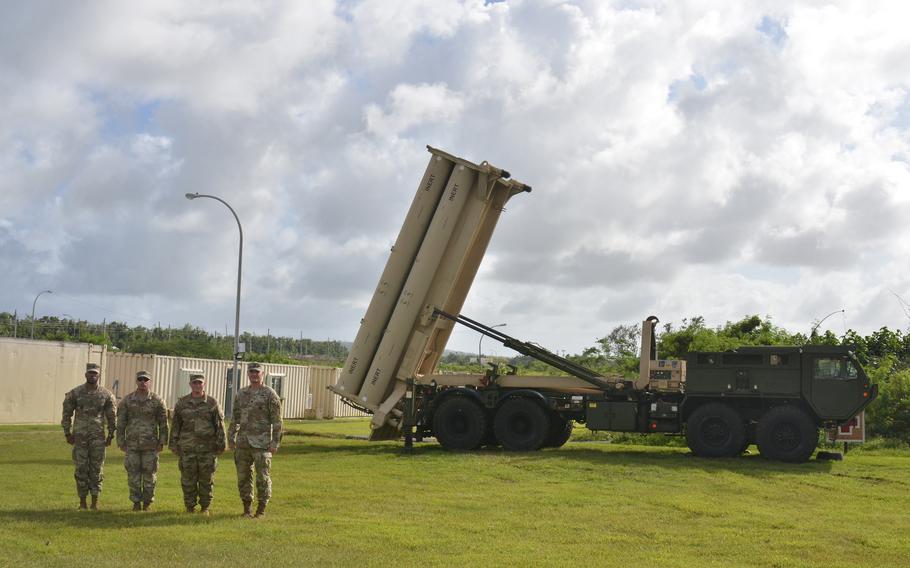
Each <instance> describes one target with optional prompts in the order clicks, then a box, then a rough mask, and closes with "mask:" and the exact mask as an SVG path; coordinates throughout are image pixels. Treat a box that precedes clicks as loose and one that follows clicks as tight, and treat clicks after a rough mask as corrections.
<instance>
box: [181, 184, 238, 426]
mask: <svg viewBox="0 0 910 568" xmlns="http://www.w3.org/2000/svg"><path fill="white" fill-rule="evenodd" d="M200 197H207V198H209V199H214V200H215V201H220V202H221V203H222V204H224V206H225V207H227V208H228V209H229V210H230V211H231V214H232V215H234V219H235V220H236V221H237V230H238V231H240V250H239V252H238V253H237V308H236V310H235V312H234V377H233V378H234V380H235V381H237V386H238V387H239V386H240V378H239V376H238V374H237V373H238V358H239V356H240V276H241V274H242V269H243V227H242V226H240V217H238V216H237V212H236V211H234V208H233V207H231V206H230V205H229V204H228V202H227V201H225V200H224V199H221V198H220V197H215V196H214V195H205V194H202V193H187V194H186V198H187V199H189V200H190V201H192V200H193V199H198V198H200ZM230 402H233V401H228V400H225V411H226V412H225V414H227V415H228V416H230V415H231V410H233V409H232V408H231V407H230V406H229V404H230Z"/></svg>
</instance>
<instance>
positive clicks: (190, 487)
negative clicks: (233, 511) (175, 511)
mask: <svg viewBox="0 0 910 568" xmlns="http://www.w3.org/2000/svg"><path fill="white" fill-rule="evenodd" d="M179 464H180V485H181V486H183V503H184V504H185V505H186V506H187V507H195V506H196V502H197V501H198V502H199V504H200V505H201V506H202V507H208V506H209V504H210V503H211V502H212V495H213V487H214V485H215V470H216V469H217V468H218V456H217V455H215V454H212V453H193V454H187V453H183V454H181V455H180V461H179Z"/></svg>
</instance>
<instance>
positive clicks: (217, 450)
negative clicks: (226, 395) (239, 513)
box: [168, 374, 225, 515]
mask: <svg viewBox="0 0 910 568" xmlns="http://www.w3.org/2000/svg"><path fill="white" fill-rule="evenodd" d="M190 389H191V391H192V392H190V394H188V395H186V396H184V397H181V398H180V399H179V400H178V401H177V404H176V405H175V406H174V418H173V420H172V421H171V442H170V444H169V445H168V447H169V448H170V449H171V451H172V452H174V453H175V454H177V456H178V457H179V464H180V484H181V485H182V486H183V503H184V504H185V505H186V512H187V513H192V512H193V511H195V510H196V503H197V500H198V503H199V507H200V511H199V512H200V513H202V514H203V515H208V514H209V507H210V506H211V504H212V486H213V485H214V484H215V469H216V468H217V467H218V456H219V455H221V454H222V453H224V441H225V440H224V438H225V436H224V414H222V412H221V407H219V406H218V401H216V400H215V399H214V398H212V397H210V396H207V395H206V394H205V376H203V375H200V374H194V375H190Z"/></svg>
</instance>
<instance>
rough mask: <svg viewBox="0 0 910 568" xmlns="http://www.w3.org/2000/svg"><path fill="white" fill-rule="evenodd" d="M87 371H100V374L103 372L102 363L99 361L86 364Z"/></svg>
mask: <svg viewBox="0 0 910 568" xmlns="http://www.w3.org/2000/svg"><path fill="white" fill-rule="evenodd" d="M85 372H86V373H98V374H99V375H100V374H101V365H99V364H98V363H88V364H87V365H86V366H85Z"/></svg>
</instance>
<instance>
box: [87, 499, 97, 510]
mask: <svg viewBox="0 0 910 568" xmlns="http://www.w3.org/2000/svg"><path fill="white" fill-rule="evenodd" d="M89 508H90V509H91V510H92V511H97V510H98V496H97V495H92V505H91V507H89Z"/></svg>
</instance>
